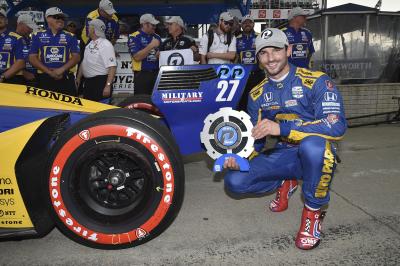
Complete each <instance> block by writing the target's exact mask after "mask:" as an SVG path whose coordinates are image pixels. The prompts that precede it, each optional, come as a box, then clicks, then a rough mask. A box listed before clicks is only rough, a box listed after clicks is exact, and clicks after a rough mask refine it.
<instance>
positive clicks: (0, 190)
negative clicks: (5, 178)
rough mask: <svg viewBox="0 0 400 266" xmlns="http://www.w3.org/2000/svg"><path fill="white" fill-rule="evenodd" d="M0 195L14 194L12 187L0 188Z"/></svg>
mask: <svg viewBox="0 0 400 266" xmlns="http://www.w3.org/2000/svg"><path fill="white" fill-rule="evenodd" d="M0 195H14V189H13V188H0Z"/></svg>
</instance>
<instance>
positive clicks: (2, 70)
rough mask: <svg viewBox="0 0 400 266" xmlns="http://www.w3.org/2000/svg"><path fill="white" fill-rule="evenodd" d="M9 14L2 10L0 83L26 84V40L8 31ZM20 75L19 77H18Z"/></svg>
mask: <svg viewBox="0 0 400 266" xmlns="http://www.w3.org/2000/svg"><path fill="white" fill-rule="evenodd" d="M7 26H8V20H7V13H6V11H5V10H4V9H0V82H4V83H14V84H24V79H23V77H22V69H24V67H25V60H24V52H23V51H24V50H25V49H26V45H25V42H24V39H23V38H22V37H21V36H20V35H19V34H17V33H15V32H12V31H9V30H8V29H7ZM18 74H19V75H18Z"/></svg>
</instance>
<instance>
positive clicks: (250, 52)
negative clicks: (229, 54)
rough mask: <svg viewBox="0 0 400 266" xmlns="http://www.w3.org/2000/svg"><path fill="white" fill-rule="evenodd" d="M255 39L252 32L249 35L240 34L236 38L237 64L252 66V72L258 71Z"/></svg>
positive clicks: (254, 34) (255, 36) (255, 35)
mask: <svg viewBox="0 0 400 266" xmlns="http://www.w3.org/2000/svg"><path fill="white" fill-rule="evenodd" d="M256 38H257V34H256V33H255V32H254V31H253V32H252V33H250V34H249V35H247V34H244V33H242V34H240V35H239V36H238V37H237V38H236V52H237V54H238V55H239V63H240V64H245V65H253V68H252V71H257V70H259V69H260V68H259V67H258V64H257V58H256V45H255V41H256Z"/></svg>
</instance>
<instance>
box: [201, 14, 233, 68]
mask: <svg viewBox="0 0 400 266" xmlns="http://www.w3.org/2000/svg"><path fill="white" fill-rule="evenodd" d="M232 26H233V17H232V15H231V14H230V13H229V12H222V13H221V15H220V16H219V22H218V26H217V28H216V29H215V30H213V31H209V32H208V33H207V34H205V35H204V36H203V37H202V38H201V40H200V48H199V53H200V63H201V64H229V63H232V62H233V61H234V60H235V57H236V37H235V36H234V35H233V34H232V32H231V30H232Z"/></svg>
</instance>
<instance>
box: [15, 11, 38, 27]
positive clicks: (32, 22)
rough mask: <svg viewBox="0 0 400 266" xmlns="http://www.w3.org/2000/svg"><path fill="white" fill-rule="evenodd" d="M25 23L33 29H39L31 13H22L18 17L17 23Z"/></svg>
mask: <svg viewBox="0 0 400 266" xmlns="http://www.w3.org/2000/svg"><path fill="white" fill-rule="evenodd" d="M19 23H24V24H25V25H26V26H28V27H29V28H31V29H32V30H33V31H37V30H39V26H38V25H37V24H36V22H35V20H34V19H33V17H32V16H31V15H30V14H22V15H20V16H19V17H18V19H17V24H19Z"/></svg>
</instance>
